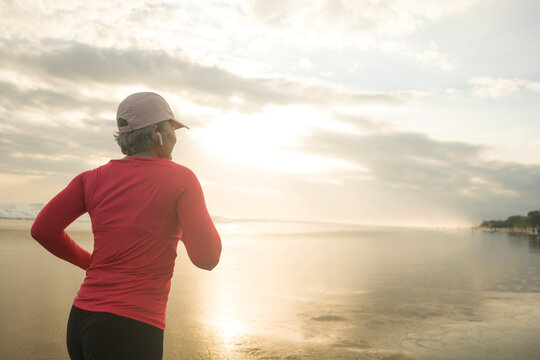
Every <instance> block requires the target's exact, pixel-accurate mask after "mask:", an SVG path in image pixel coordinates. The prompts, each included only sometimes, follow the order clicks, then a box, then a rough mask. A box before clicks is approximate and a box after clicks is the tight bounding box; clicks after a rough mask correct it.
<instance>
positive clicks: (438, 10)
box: [249, 0, 476, 43]
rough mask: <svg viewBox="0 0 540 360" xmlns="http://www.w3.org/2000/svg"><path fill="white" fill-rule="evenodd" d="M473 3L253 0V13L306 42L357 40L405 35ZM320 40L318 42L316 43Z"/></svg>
mask: <svg viewBox="0 0 540 360" xmlns="http://www.w3.org/2000/svg"><path fill="white" fill-rule="evenodd" d="M475 2H476V1H473V0H460V1H447V0H445V1H426V0H390V1H384V2H376V1H369V0H360V1H358V0H316V1H308V0H301V1H290V0H279V1H272V2H271V3H270V2H267V1H264V0H251V1H250V2H249V3H250V11H251V14H253V15H254V16H255V17H256V18H257V19H259V20H260V21H262V22H263V23H264V24H265V25H266V26H268V27H271V28H273V29H276V31H287V32H291V31H292V32H293V33H294V32H296V33H301V34H302V35H303V36H304V38H306V41H308V42H310V41H321V40H322V41H325V42H331V41H328V40H329V39H333V40H334V41H337V42H342V41H345V42H347V41H354V39H356V43H358V41H359V42H360V43H361V42H362V39H361V38H360V39H359V35H365V36H368V35H369V36H374V37H379V38H380V37H381V36H388V35H390V36H403V35H404V34H408V33H411V32H413V31H415V30H416V29H417V28H418V27H419V26H421V25H422V23H423V22H425V21H428V20H433V19H438V18H440V17H443V16H448V15H451V14H455V13H458V12H462V11H464V10H466V9H467V8H468V7H470V6H471V4H473V3H475ZM317 39H319V40H317Z"/></svg>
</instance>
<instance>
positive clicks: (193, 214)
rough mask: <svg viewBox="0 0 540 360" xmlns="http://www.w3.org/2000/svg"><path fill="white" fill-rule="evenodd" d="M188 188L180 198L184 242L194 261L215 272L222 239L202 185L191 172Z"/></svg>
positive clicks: (178, 214) (179, 214) (187, 180)
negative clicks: (209, 210)
mask: <svg viewBox="0 0 540 360" xmlns="http://www.w3.org/2000/svg"><path fill="white" fill-rule="evenodd" d="M185 181H186V188H185V190H184V192H183V193H182V194H181V195H180V198H179V200H178V203H177V209H176V214H177V216H178V222H179V223H180V226H181V227H182V234H183V235H182V239H181V240H182V242H183V243H184V245H185V247H186V250H187V253H188V256H189V258H190V260H191V262H192V263H193V264H194V265H195V266H197V267H199V268H201V269H205V270H212V269H213V268H214V267H216V265H217V264H218V262H219V258H220V256H221V238H220V236H219V234H218V232H217V230H216V227H215V225H214V222H213V221H212V218H211V217H210V214H209V213H208V209H207V208H206V202H205V200H204V194H203V191H202V187H201V184H200V183H199V180H198V179H197V176H196V175H195V173H193V171H191V170H189V169H188V172H187V175H186V177H185Z"/></svg>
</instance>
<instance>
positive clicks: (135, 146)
mask: <svg viewBox="0 0 540 360" xmlns="http://www.w3.org/2000/svg"><path fill="white" fill-rule="evenodd" d="M155 125H157V126H158V130H159V131H160V132H161V133H162V134H163V135H165V134H166V133H168V132H170V131H174V129H173V126H172V124H171V122H170V121H169V120H165V121H161V122H158V123H155V124H152V125H148V126H146V127H143V128H140V129H137V130H133V131H130V132H127V133H122V134H120V133H119V132H118V131H117V132H115V133H114V139H115V140H116V142H117V143H118V145H119V146H120V149H121V150H122V153H123V154H124V155H133V154H137V153H140V152H144V151H147V150H150V149H151V148H152V147H153V146H154V145H155V144H156V139H155V137H154V131H153V129H154V126H155Z"/></svg>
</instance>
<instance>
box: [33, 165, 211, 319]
mask: <svg viewBox="0 0 540 360" xmlns="http://www.w3.org/2000/svg"><path fill="white" fill-rule="evenodd" d="M85 212H88V213H89V214H90V218H91V220H92V231H93V233H94V250H93V252H92V254H90V253H89V252H87V251H86V250H84V249H83V248H81V247H80V246H79V245H78V244H77V243H76V242H75V241H73V240H72V239H71V237H70V236H69V235H68V234H67V233H66V232H65V228H66V227H67V226H68V225H69V224H71V223H72V222H73V221H74V220H75V219H77V218H78V217H79V216H81V215H82V214H84V213H85ZM31 234H32V237H33V238H34V239H36V240H37V241H38V242H39V243H40V244H41V245H43V246H44V247H45V248H46V249H47V250H49V251H50V252H51V253H53V254H54V255H56V256H58V257H60V258H62V259H64V260H66V261H69V262H70V263H72V264H74V265H77V266H79V267H80V268H82V269H84V270H86V277H85V279H84V282H83V284H82V285H81V288H80V290H79V291H78V293H77V296H76V297H75V300H74V302H73V304H74V305H75V306H77V307H79V308H81V309H85V310H89V311H104V312H110V313H113V314H118V315H121V316H125V317H128V318H131V319H135V320H139V321H142V322H145V323H147V324H150V325H153V326H156V327H158V328H160V329H165V310H166V305H167V299H168V296H169V290H170V286H171V277H172V275H173V270H174V261H175V258H176V247H177V244H178V240H179V239H181V240H182V242H183V243H184V245H185V247H186V250H187V253H188V256H189V258H190V259H191V261H192V262H193V264H195V265H196V266H198V267H200V268H202V269H206V270H211V269H213V268H214V267H215V266H216V265H217V263H218V261H219V258H220V254H221V239H220V236H219V234H218V232H217V230H216V228H215V226H214V223H213V222H212V219H211V218H210V215H209V213H208V210H207V207H206V203H205V199H204V195H203V192H202V188H201V185H200V183H199V181H198V179H197V177H196V176H195V174H194V173H193V171H191V170H190V169H188V168H187V167H185V166H182V165H179V164H177V163H175V162H173V161H171V160H169V159H166V158H143V157H139V156H132V157H126V158H124V159H118V160H110V161H109V162H108V163H107V164H105V165H103V166H100V167H98V168H96V169H93V170H88V171H85V172H83V173H81V174H79V175H77V176H76V177H75V178H74V179H73V180H72V181H71V182H70V183H69V185H68V186H67V187H66V188H65V189H64V190H62V191H61V192H60V193H59V194H58V195H56V196H55V197H54V198H53V199H52V200H51V201H50V202H49V203H48V204H47V205H46V206H45V207H44V208H43V209H42V210H41V211H40V213H39V214H38V216H37V217H36V220H35V222H34V224H33V226H32V229H31Z"/></svg>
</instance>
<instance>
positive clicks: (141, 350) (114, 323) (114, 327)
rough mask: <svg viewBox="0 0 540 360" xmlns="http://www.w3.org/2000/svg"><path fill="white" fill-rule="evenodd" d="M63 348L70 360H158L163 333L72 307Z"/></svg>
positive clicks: (103, 313)
mask: <svg viewBox="0 0 540 360" xmlns="http://www.w3.org/2000/svg"><path fill="white" fill-rule="evenodd" d="M67 348H68V352H69V357H70V358H71V360H109V359H110V360H122V359H129V360H135V359H141V360H142V359H144V360H154V359H155V360H161V359H162V358H163V330H161V329H159V328H157V327H155V326H152V325H149V324H146V323H143V322H141V321H137V320H133V319H130V318H127V317H124V316H120V315H116V314H111V313H106V312H93V311H86V310H83V309H79V308H78V307H76V306H75V305H73V306H72V307H71V312H70V314H69V320H68V325H67Z"/></svg>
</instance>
